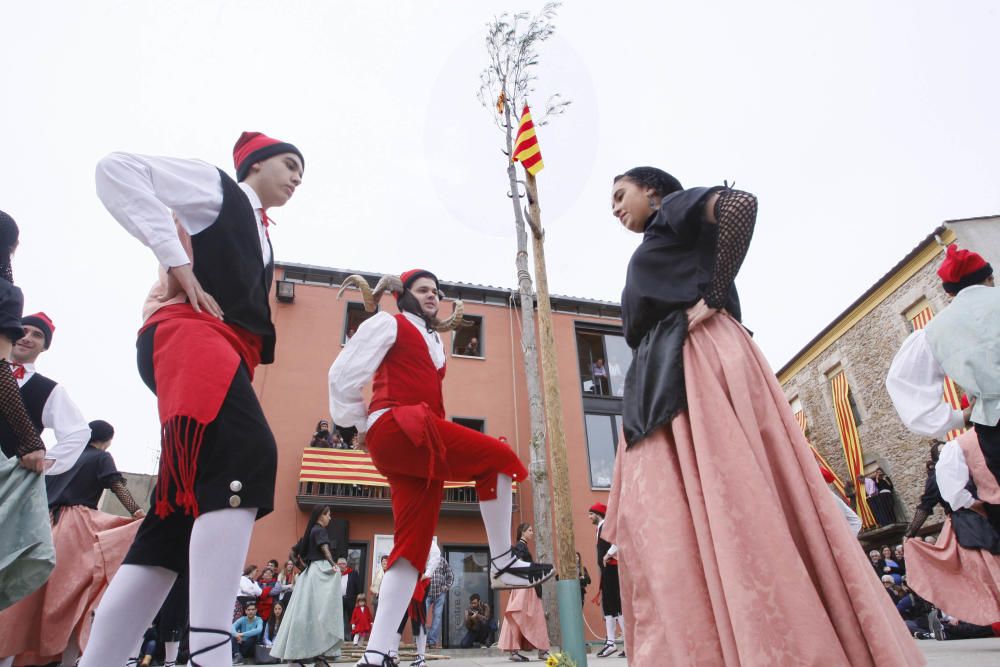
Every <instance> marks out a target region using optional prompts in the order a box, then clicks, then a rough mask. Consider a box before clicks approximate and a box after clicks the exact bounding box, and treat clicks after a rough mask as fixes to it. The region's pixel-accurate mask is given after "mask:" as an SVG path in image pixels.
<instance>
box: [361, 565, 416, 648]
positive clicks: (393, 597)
mask: <svg viewBox="0 0 1000 667" xmlns="http://www.w3.org/2000/svg"><path fill="white" fill-rule="evenodd" d="M418 575H419V573H418V572H417V568H415V567H413V564H412V563H410V561H408V560H406V559H405V558H398V559H396V562H395V563H393V564H392V567H390V568H389V569H388V570H386V572H385V574H384V575H383V576H382V587H381V588H379V591H378V613H377V614H375V624H374V625H373V626H372V632H371V635H369V636H368V649H370V650H372V651H379V652H381V653H385V654H388V653H389V652H390V651H391V650H394V649H395V648H396V647H397V646H398V644H397V637H398V636H399V635H398V634H397V633H396V628H398V627H399V619H401V618H403V614H405V613H406V608H407V607H408V606H409V604H410V598H412V597H413V589H414V588H416V586H417V576H418ZM371 656H372V658H378V659H377V660H376V661H375V662H376V663H377V664H381V662H382V657H381V656H379V655H377V654H375V653H372V654H371ZM362 660H364V656H362ZM360 664H364V662H361V663H360Z"/></svg>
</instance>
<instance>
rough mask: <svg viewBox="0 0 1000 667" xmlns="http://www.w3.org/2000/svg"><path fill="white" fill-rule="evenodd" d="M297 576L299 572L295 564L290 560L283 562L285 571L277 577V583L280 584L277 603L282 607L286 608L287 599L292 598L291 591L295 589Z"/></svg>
mask: <svg viewBox="0 0 1000 667" xmlns="http://www.w3.org/2000/svg"><path fill="white" fill-rule="evenodd" d="M298 576H299V571H298V570H297V569H296V567H295V563H294V562H293V561H291V560H287V561H285V569H283V570H282V571H281V574H279V575H278V583H279V584H281V593H280V594H279V595H278V602H280V603H281V606H282V607H287V606H288V599H289V598H290V597H292V590H293V589H294V588H295V579H296V577H298Z"/></svg>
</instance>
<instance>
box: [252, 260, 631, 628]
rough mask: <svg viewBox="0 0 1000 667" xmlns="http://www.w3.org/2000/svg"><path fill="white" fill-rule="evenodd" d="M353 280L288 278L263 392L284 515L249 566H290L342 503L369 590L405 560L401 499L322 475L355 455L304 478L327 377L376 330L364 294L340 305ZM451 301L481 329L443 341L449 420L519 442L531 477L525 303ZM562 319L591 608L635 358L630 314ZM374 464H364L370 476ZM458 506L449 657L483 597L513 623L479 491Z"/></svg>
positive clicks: (579, 302) (579, 534) (580, 543)
mask: <svg viewBox="0 0 1000 667" xmlns="http://www.w3.org/2000/svg"><path fill="white" fill-rule="evenodd" d="M349 273H351V272H348V271H343V270H339V269H330V268H323V267H316V266H305V265H298V264H290V263H285V264H280V265H279V266H277V267H276V278H277V280H276V288H275V290H274V291H275V294H274V295H273V297H272V314H273V319H274V322H275V325H276V327H277V330H278V347H277V354H276V362H275V363H274V364H273V365H270V366H261V367H259V368H258V370H257V373H256V377H255V379H254V385H255V387H256V389H257V392H258V395H259V396H260V399H261V403H262V405H263V407H264V412H265V413H266V415H267V417H268V420H269V422H270V424H271V427H272V429H273V431H274V435H275V437H276V439H277V442H278V450H279V458H278V477H277V487H276V492H275V509H274V512H273V513H271V514H270V515H269V516H267V517H266V518H264V519H263V520H261V521H260V522H258V523H257V525H256V528H255V530H254V534H253V540H252V542H251V546H250V554H249V561H250V562H253V563H256V564H258V565H259V564H261V563H263V562H264V561H266V560H268V559H270V558H276V559H278V560H279V561H281V562H284V559H285V558H286V557H287V554H288V551H289V547H290V546H291V545H292V544H293V543H295V541H296V540H298V539H299V537H300V536H301V534H302V532H303V530H304V528H305V524H306V521H307V519H308V513H309V511H310V510H311V508H312V506H314V505H315V504H317V503H318V504H328V505H330V506H331V507H332V509H333V512H334V516H335V517H336V518H338V519H343V520H346V522H347V526H348V529H347V539H348V541H349V545H348V546H349V550H347V551H348V558H349V560H351V561H352V565H354V566H355V567H356V568H357V569H359V570H360V571H361V573H362V575H363V578H364V580H365V582H366V589H367V585H368V584H369V583H370V581H371V576H372V572H373V570H374V568H375V567H377V562H378V557H379V556H380V555H381V554H383V553H387V552H388V549H389V548H390V547H391V535H392V513H391V509H390V507H389V500H388V497H389V496H388V491H387V489H385V488H384V487H383V486H380V485H379V483H378V482H377V481H376V480H372V481H370V482H369V483H361V482H364V481H365V480H364V479H355V480H353V481H354V482H355V483H338V482H337V480H331V479H328V477H327V476H325V475H326V473H330V474H332V475H334V476H335V475H336V474H337V466H338V465H340V464H338V463H336V462H333V463H320V464H316V463H315V461H316V460H320V461H324V460H327V459H330V457H334V458H336V457H337V455H341V456H340V458H341V459H343V458H344V456H343V454H346V457H347V458H349V459H351V460H352V461H353V460H356V459H357V458H358V457H359V455H358V454H355V453H344V452H341V450H337V449H320V450H317V449H310V450H309V452H311V453H312V456H311V457H310V462H307V463H306V464H305V465H303V452H304V450H305V449H306V448H307V447H308V446H309V445H310V441H311V439H312V436H313V433H314V430H315V427H316V424H317V422H318V421H319V420H320V419H329V417H330V415H329V407H328V398H327V371H328V370H329V368H330V364H331V363H333V361H334V359H335V358H336V357H337V355H338V354H339V352H340V350H341V349H342V348H343V344H344V342H345V341H346V338H347V336H348V335H349V334H350V333H353V329H355V328H356V327H357V325H358V324H359V323H360V322H361V321H362V319H363V317H364V312H363V308H362V306H361V295H360V292H358V291H357V290H356V289H353V288H352V289H349V290H347V291H346V292H345V293H344V295H343V298H341V299H338V298H337V291H338V289H339V287H340V285H341V283H342V281H343V279H344V277H345V276H347V275H348V274H349ZM362 275H364V276H365V277H366V278H367V279H368V280H369V283H372V284H374V282H375V280H376V279H377V278H378V276H377V275H375V274H370V273H368V274H366V273H362ZM441 288H442V290H443V291H444V292H445V294H446V296H447V299H446V301H445V302H444V304H443V314H447V313H449V312H450V311H451V308H452V304H451V303H450V302H451V300H452V299H456V298H461V299H462V300H463V302H464V303H465V314H466V318H467V319H468V320H469V321H471V322H472V326H470V327H467V328H464V329H462V330H461V331H460V332H456V333H445V334H442V335H443V337H444V344H445V349H446V350H449V351H450V354H449V357H448V362H447V376H446V378H445V382H444V398H445V407H446V410H447V412H448V418H450V419H455V420H460V421H462V422H463V423H464V424H466V425H468V426H472V427H474V428H480V429H481V430H483V431H484V432H486V433H488V434H490V435H493V436H496V437H500V436H504V437H506V438H507V440H508V441H509V442H510V445H511V446H512V447H513V448H514V449H515V450H516V451H517V452H518V454H519V455H520V457H521V459H522V460H523V461H524V462H525V464H528V463H529V461H530V452H529V439H530V418H529V410H528V399H527V390H526V386H527V385H526V382H525V376H524V366H523V358H522V347H521V324H520V310H519V309H518V308H516V300H515V299H513V298H512V297H514V296H515V295H514V293H513V292H512V290H510V289H504V288H496V287H486V286H479V285H469V284H464V283H458V282H448V281H445V280H442V283H441ZM380 307H382V308H386V309H388V310H389V312H395V304H394V303H393V300H392V298H391V296H385V297H383V299H382V302H381V304H380ZM552 308H553V312H554V334H555V342H556V350H557V356H558V364H559V380H560V385H561V392H562V402H563V419H564V424H565V428H566V434H565V435H566V443H567V449H568V452H567V453H568V456H567V459H568V465H569V480H570V492H571V495H572V507H573V510H574V512H573V521H574V526H573V529H574V535H575V538H576V545H577V549H578V550H579V552H580V554H581V555H582V558H583V564H584V565H585V566H586V568H587V570H589V572H590V574H591V576H592V577H593V579H594V582H593V583H592V584H591V585H590V586H589V588H588V593H587V597H588V598H590V597H592V596H593V595H594V594H595V593H596V592H597V580H598V578H599V577H598V568H597V563H596V555H595V547H594V542H595V535H594V527H593V526H592V525H591V524H590V522H589V520H588V518H587V508H588V507H589V506H590V505H591V504H592V503H593V502H595V501H601V502H606V501H607V495H608V487H609V486H610V481H611V466H612V463H613V457H614V452H615V450H616V447H617V437H618V435H617V434H618V432H619V426H620V419H621V418H620V414H621V398H620V396H621V385H622V384H623V381H624V374H625V371H626V370H627V367H628V362H629V360H630V358H631V353H630V352H629V350H628V348H627V346H626V345H625V343H624V340H623V338H622V337H621V321H620V316H621V312H620V308H619V306H618V304H614V303H608V302H601V301H592V300H587V299H578V298H568V297H553V298H552ZM473 339H475V342H473ZM324 457H325V458H324ZM364 458H365V457H364V456H363V455H361V456H360V459H361V464H362V465H363V462H364ZM330 460H332V459H330ZM324 466H325V467H324ZM317 470H320V471H321V472H319V473H316V472H315V471H317ZM317 475H318V476H317ZM355 477H357V475H355ZM324 480H325V481H324ZM445 494H446V496H445V503H444V507H443V509H442V513H441V520H440V523H439V527H438V530H437V540H438V544H439V546H440V547H441V549H442V552H443V553H444V555H445V557H446V558H448V559H449V562H450V564H451V565H452V568H453V569H454V571H455V575H456V583H455V586H454V587H453V589H452V592H451V594H450V595H449V599H448V604H447V607H446V609H445V614H446V616H445V622H444V626H445V630H444V638H443V639H444V643H445V645H446V646H447V645H456V644H457V643H458V641H459V640H460V639H461V634H460V633H461V618H462V613H463V611H464V608H465V606H466V603H467V601H468V596H469V595H470V594H471V593H473V592H478V593H480V594H482V595H484V599H487V600H488V601H489V602H491V606H492V608H493V609H494V610H498V607H499V610H502V606H503V602H504V600H501V599H500V598H499V596H493V595H491V594H490V592H489V590H488V585H487V578H486V570H485V566H486V564H487V562H488V561H487V559H488V554H487V547H486V535H485V532H484V530H483V527H482V523H481V521H480V518H479V512H478V506H477V503H476V502H475V497H474V489H473V488H471V487H465V488H458V489H448V490H446V492H445ZM522 521H524V522H528V523H534V518H533V514H532V507H531V489H530V488H529V485H528V484H525V485H522V486H521V487H520V488H519V489H518V492H517V493H516V495H515V507H514V517H513V524H514V525H515V526H516V525H517V524H518V523H519V522H522ZM532 547H533V550H534V551H537V550H536V549H534V545H532ZM342 551H343V550H342ZM584 607H585V610H586V619H587V623H588V625H589V626H590V627H591V628H594V629H595V630H596V631H597V632H598V633H603V621H602V619H601V614H600V609H599V607H598V606H596V605H593V604H590V603H587V604H585V605H584ZM587 634H588V638H591V637H593V635H592V634H591V633H587Z"/></svg>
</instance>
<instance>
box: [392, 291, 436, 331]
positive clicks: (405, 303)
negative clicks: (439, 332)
mask: <svg viewBox="0 0 1000 667" xmlns="http://www.w3.org/2000/svg"><path fill="white" fill-rule="evenodd" d="M396 307H397V308H399V312H401V313H402V312H407V313H410V314H412V315H416V316H417V317H419V318H420V319H422V320H423V321H424V322H426V323H427V326H428V327H431V326H433V325H434V320H433V319H431V318H430V317H427V314H426V313H424V309H423V308H421V307H420V302H419V301H417V297H415V296H413V292H411V291H410V290H408V289H405V290H403V294H402V296H400V297H399V298H398V299H396Z"/></svg>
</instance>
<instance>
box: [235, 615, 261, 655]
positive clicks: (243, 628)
mask: <svg viewBox="0 0 1000 667" xmlns="http://www.w3.org/2000/svg"><path fill="white" fill-rule="evenodd" d="M263 633H264V621H263V620H261V618H260V616H258V615H257V605H256V604H254V603H253V602H248V603H247V606H246V613H245V614H244V615H243V616H241V617H240V618H238V619H237V620H236V622H235V623H233V638H232V643H233V664H234V665H242V664H243V658H249V657H250V656H252V655H253V654H254V647H255V646H257V642H259V641H260V638H261V635H262V634H263Z"/></svg>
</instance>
